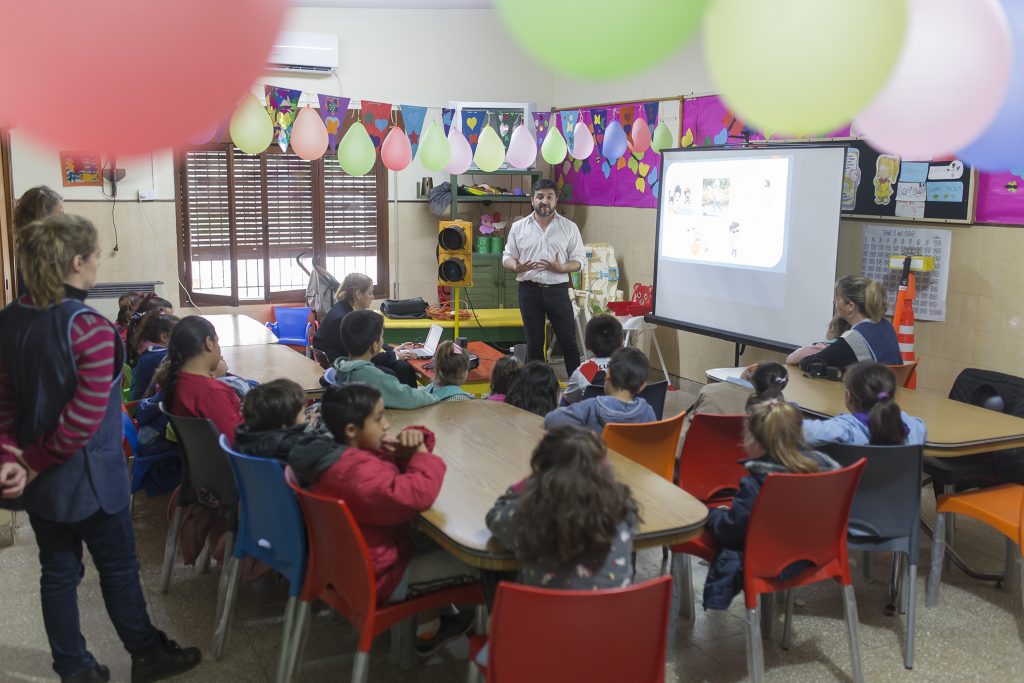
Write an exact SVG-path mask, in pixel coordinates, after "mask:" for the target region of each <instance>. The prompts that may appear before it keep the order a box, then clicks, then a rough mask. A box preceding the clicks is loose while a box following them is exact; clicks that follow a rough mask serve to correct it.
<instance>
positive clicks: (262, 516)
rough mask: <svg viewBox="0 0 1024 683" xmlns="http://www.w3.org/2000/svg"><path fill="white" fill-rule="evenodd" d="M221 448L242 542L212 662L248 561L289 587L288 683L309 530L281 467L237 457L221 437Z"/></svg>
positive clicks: (284, 662)
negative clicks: (232, 477) (236, 503)
mask: <svg viewBox="0 0 1024 683" xmlns="http://www.w3.org/2000/svg"><path fill="white" fill-rule="evenodd" d="M220 447H221V448H222V449H223V450H224V452H225V453H226V454H227V456H228V461H229V462H230V463H231V470H232V471H233V472H234V474H235V483H236V484H238V497H239V504H240V507H241V511H240V512H241V514H240V515H239V524H238V536H237V537H236V541H235V546H234V552H233V553H232V556H231V560H230V562H231V564H230V566H229V567H228V573H229V575H228V581H227V594H226V596H225V597H224V600H223V602H222V605H223V607H222V608H221V612H220V614H218V615H217V627H216V630H215V631H214V636H213V638H214V645H213V658H214V659H220V658H221V657H222V656H223V654H224V643H225V641H226V639H227V634H228V629H229V628H230V627H231V617H232V615H233V613H234V609H235V602H236V599H237V597H238V583H239V579H240V577H241V569H242V559H243V558H244V557H246V556H249V557H254V558H256V559H257V560H259V561H260V562H263V563H265V564H267V565H269V566H270V567H271V568H272V569H273V570H274V571H276V572H278V573H279V574H281V575H282V576H284V577H285V578H286V579H288V582H289V586H288V606H287V607H286V609H285V615H284V633H283V635H282V638H281V654H280V656H279V658H278V663H277V678H276V680H277V681H284V680H287V679H289V678H290V677H291V669H292V662H293V661H294V659H293V658H294V657H296V656H297V652H298V646H299V640H300V639H299V638H298V637H295V636H297V632H296V629H295V626H296V624H297V619H296V616H297V614H298V604H299V592H300V591H301V590H302V582H303V581H304V579H305V577H306V557H307V552H306V525H305V523H304V522H303V520H302V512H301V510H299V503H298V501H297V500H296V499H295V494H294V493H292V491H291V489H290V488H289V487H288V485H287V484H286V483H285V480H284V469H283V467H282V466H281V463H280V462H278V461H277V460H274V459H272V458H263V457H253V456H250V455H243V454H241V453H238V452H236V451H234V450H232V449H231V447H230V446H229V445H228V441H227V438H226V437H224V436H223V435H222V436H221V437H220Z"/></svg>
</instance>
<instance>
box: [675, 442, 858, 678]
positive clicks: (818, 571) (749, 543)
mask: <svg viewBox="0 0 1024 683" xmlns="http://www.w3.org/2000/svg"><path fill="white" fill-rule="evenodd" d="M864 463H865V461H864V460H863V459H861V460H859V461H858V462H856V463H855V464H853V465H851V466H850V467H847V468H844V469H841V470H836V471H834V472H822V473H820V474H773V475H769V476H768V477H767V478H766V479H765V482H764V485H763V486H762V487H761V493H760V495H759V496H758V497H757V501H756V502H755V503H754V509H753V511H752V512H751V515H750V523H749V525H748V527H747V540H746V546H745V548H744V551H743V592H744V598H745V600H746V607H747V611H746V620H747V671H748V674H749V677H750V680H752V681H754V683H762V682H763V681H764V651H763V649H762V645H761V623H760V615H759V608H758V597H759V596H760V595H761V594H762V593H773V592H776V591H786V623H785V627H784V631H783V639H782V642H783V646H784V647H788V646H789V641H790V637H791V626H792V624H791V622H792V612H793V594H792V592H791V589H793V588H797V587H799V586H805V585H808V584H811V583H817V582H819V581H825V580H826V579H835V580H836V581H838V582H839V583H841V584H842V585H843V611H844V613H845V615H846V627H847V632H848V636H849V641H850V655H851V658H852V661H853V680H854V681H855V682H856V683H860V682H861V681H863V680H864V675H863V671H862V669H861V661H860V636H859V632H858V623H857V602H856V598H855V596H854V593H853V583H852V579H851V577H850V562H849V559H848V557H847V551H846V528H847V524H848V522H849V519H850V508H851V506H852V505H853V496H854V493H855V492H856V490H857V483H858V482H859V481H860V475H861V472H862V471H863V469H864ZM673 551H675V552H678V553H687V554H691V555H697V556H698V557H701V558H703V559H705V560H707V561H709V562H710V561H712V560H714V557H715V553H716V548H715V544H714V540H713V539H712V538H711V537H710V534H708V533H706V532H705V534H704V535H702V536H701V538H699V539H698V540H696V541H694V542H691V543H683V544H681V545H678V546H676V547H675V548H673ZM797 562H806V563H809V564H808V566H807V567H806V568H805V569H803V570H801V571H798V572H796V573H795V574H794V575H793V576H789V577H788V578H786V579H782V578H780V575H781V574H782V573H783V571H784V570H786V568H788V567H791V566H792V565H794V563H797Z"/></svg>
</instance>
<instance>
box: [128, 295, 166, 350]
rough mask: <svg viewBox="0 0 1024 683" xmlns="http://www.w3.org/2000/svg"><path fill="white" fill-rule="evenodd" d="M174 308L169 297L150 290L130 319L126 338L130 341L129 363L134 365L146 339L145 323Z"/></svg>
mask: <svg viewBox="0 0 1024 683" xmlns="http://www.w3.org/2000/svg"><path fill="white" fill-rule="evenodd" d="M173 310H174V304H172V303H171V302H170V301H168V300H167V299H164V298H162V297H159V296H157V295H156V292H150V293H149V294H147V295H146V297H145V298H144V299H143V300H142V301H141V302H140V303H139V304H138V305H137V306H136V310H135V312H134V313H133V314H132V315H131V316H130V317H129V319H128V327H127V332H126V333H125V339H126V341H127V343H128V358H127V362H128V365H131V366H134V365H135V361H137V360H138V358H139V347H140V346H142V342H143V341H146V340H145V339H144V337H143V334H144V330H143V329H142V328H143V325H144V324H147V325H148V323H149V321H150V320H152V319H153V318H158V317H160V316H161V315H163V314H164V313H167V312H168V311H173Z"/></svg>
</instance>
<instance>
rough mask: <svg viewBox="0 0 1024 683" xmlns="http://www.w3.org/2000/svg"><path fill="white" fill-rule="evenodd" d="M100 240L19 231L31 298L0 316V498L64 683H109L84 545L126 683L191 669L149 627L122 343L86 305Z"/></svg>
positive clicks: (71, 228)
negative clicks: (128, 464) (84, 617)
mask: <svg viewBox="0 0 1024 683" xmlns="http://www.w3.org/2000/svg"><path fill="white" fill-rule="evenodd" d="M99 256H100V249H99V241H98V239H97V235H96V229H95V228H94V227H93V225H92V223H90V222H89V221H88V220H86V219H84V218H81V217H78V216H64V215H61V216H53V217H50V218H47V219H45V220H42V221H37V222H35V223H31V224H29V225H28V226H26V227H25V228H23V229H22V231H21V235H20V239H19V243H18V260H19V263H20V264H21V270H22V273H23V274H24V275H25V280H26V283H27V285H28V291H29V294H28V295H25V296H22V297H20V298H19V299H18V300H17V301H15V302H14V303H12V304H11V305H9V306H7V307H6V308H5V309H3V311H0V446H2V448H0V462H2V463H3V470H2V479H3V484H4V491H3V497H4V498H5V499H6V498H17V499H18V500H16V501H15V502H16V504H17V505H19V507H22V508H24V509H25V510H27V511H28V515H29V520H30V522H31V523H32V528H33V530H34V531H35V535H36V543H37V544H38V545H39V561H40V564H41V565H42V579H41V581H40V594H41V602H42V608H43V623H44V625H45V627H46V635H47V637H48V639H49V642H50V649H51V651H52V654H53V660H54V663H53V668H54V671H56V672H57V673H58V674H59V675H60V676H61V680H62V681H106V680H109V677H110V672H109V670H108V669H107V667H105V666H102V665H100V664H97V662H96V660H95V659H94V658H93V656H92V655H91V654H90V653H89V651H88V650H87V649H86V645H85V639H84V638H83V637H82V634H81V631H80V628H79V614H78V600H77V590H78V584H79V582H80V581H81V577H82V575H83V573H84V566H83V565H82V544H83V543H85V545H87V546H88V548H89V553H90V554H91V555H92V558H93V561H94V563H95V565H96V568H97V570H98V572H99V575H100V586H101V588H102V591H103V600H104V603H105V604H106V608H107V613H108V614H109V615H110V619H111V621H112V622H113V624H114V627H115V628H116V630H117V633H118V636H119V637H120V638H121V641H122V642H123V643H124V646H125V649H127V650H128V652H129V653H131V656H132V681H133V682H138V681H156V680H160V679H162V678H166V677H168V676H172V675H174V674H176V673H180V672H182V671H186V670H188V669H191V668H192V667H194V666H195V665H196V664H197V663H198V662H199V660H200V654H199V650H198V649H197V648H186V649H182V648H181V647H179V646H178V645H177V643H175V642H174V641H172V640H170V639H168V638H167V636H166V635H164V634H163V633H162V632H160V631H158V630H157V629H156V628H155V627H154V626H153V625H152V623H151V622H150V620H149V615H148V614H147V611H146V602H145V598H144V596H143V594H142V587H141V585H140V583H139V563H138V560H137V559H136V556H135V535H134V530H133V528H132V518H131V514H130V512H129V507H128V503H129V494H128V479H127V474H126V470H125V466H124V456H123V453H122V451H121V438H122V430H121V405H120V399H119V395H120V384H121V364H122V362H123V358H124V349H123V347H122V345H121V342H120V338H119V337H118V334H117V331H116V330H115V329H114V327H113V325H111V324H110V323H109V322H108V321H107V320H106V319H104V318H103V316H101V315H100V314H99V313H97V312H96V311H94V310H93V309H92V308H90V307H89V306H87V305H86V304H85V303H84V299H85V297H86V295H87V294H88V291H89V289H90V288H92V286H93V285H94V284H95V283H96V270H97V266H98V263H99Z"/></svg>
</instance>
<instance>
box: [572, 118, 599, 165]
mask: <svg viewBox="0 0 1024 683" xmlns="http://www.w3.org/2000/svg"><path fill="white" fill-rule="evenodd" d="M593 153H594V136H593V135H592V134H591V133H590V128H589V127H588V126H587V124H585V123H583V122H582V121H580V122H579V123H577V124H576V127H575V128H573V131H572V150H571V154H572V158H573V159H580V160H582V159H589V158H590V155H591V154H593Z"/></svg>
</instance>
